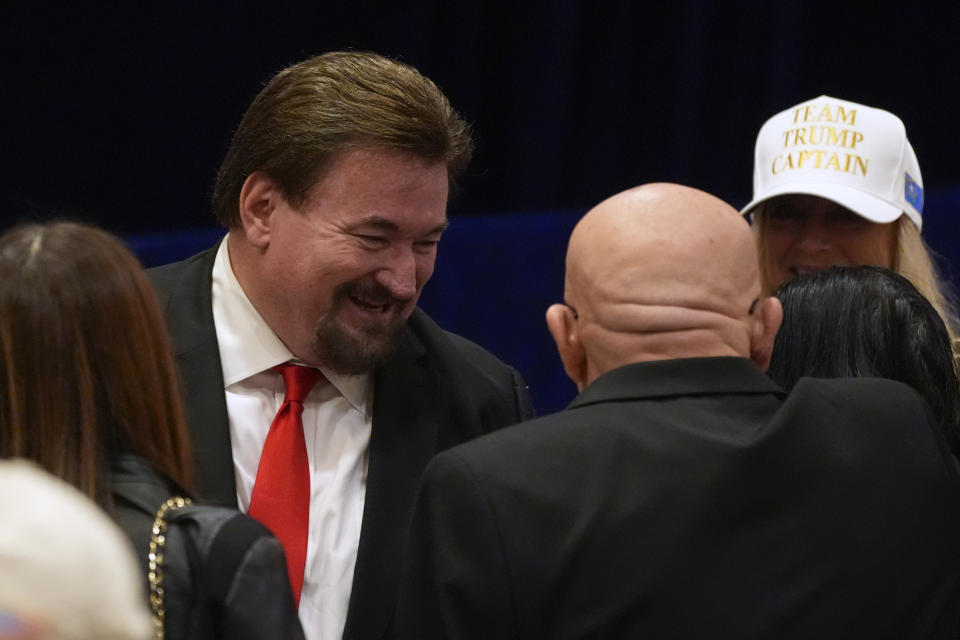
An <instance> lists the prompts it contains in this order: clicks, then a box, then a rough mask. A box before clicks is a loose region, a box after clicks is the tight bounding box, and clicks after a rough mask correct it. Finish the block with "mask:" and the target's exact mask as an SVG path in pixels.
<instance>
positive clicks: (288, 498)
mask: <svg viewBox="0 0 960 640" xmlns="http://www.w3.org/2000/svg"><path fill="white" fill-rule="evenodd" d="M274 370H275V371H279V372H280V373H281V374H282V375H283V383H284V385H286V389H287V390H286V395H285V396H284V398H283V404H282V405H281V406H280V410H279V411H277V415H276V417H275V418H274V419H273V423H272V424H271V425H270V432H269V433H268V434H267V440H266V442H264V444H263V451H262V452H261V453H260V465H259V466H258V467H257V479H256V481H255V482H254V484H253V495H252V496H251V497H250V510H249V511H248V513H249V515H250V516H252V517H254V518H256V519H257V520H259V521H260V522H262V523H263V524H264V525H266V527H267V528H268V529H270V531H272V532H273V535H275V536H277V539H278V540H280V544H282V545H283V550H284V552H285V553H286V556H287V573H288V574H289V575H290V587H291V588H292V589H293V599H294V601H295V602H296V603H297V605H299V604H300V589H301V587H302V586H303V567H304V564H305V563H306V560H307V529H308V528H309V524H310V466H309V464H308V463H307V446H306V444H304V441H303V419H302V415H303V400H304V398H306V397H307V394H308V393H310V389H312V388H313V386H314V385H315V384H316V383H317V381H318V380H320V378H322V377H323V374H322V373H320V372H319V371H318V370H316V369H311V368H310V367H301V366H299V365H295V364H291V363H287V364H282V365H280V366H277V367H274Z"/></svg>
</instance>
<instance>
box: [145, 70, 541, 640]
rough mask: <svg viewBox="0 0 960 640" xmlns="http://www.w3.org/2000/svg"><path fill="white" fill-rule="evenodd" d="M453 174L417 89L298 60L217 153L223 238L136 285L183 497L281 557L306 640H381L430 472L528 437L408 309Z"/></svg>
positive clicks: (409, 75) (468, 351)
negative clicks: (149, 312) (164, 396)
mask: <svg viewBox="0 0 960 640" xmlns="http://www.w3.org/2000/svg"><path fill="white" fill-rule="evenodd" d="M471 152H472V141H471V139H470V135H469V131H468V128H467V126H466V124H465V123H464V121H463V120H462V119H461V118H460V116H459V115H458V114H457V113H456V112H455V111H454V110H453V109H452V108H451V106H450V104H449V102H448V101H447V99H446V97H445V96H444V95H443V94H442V93H441V92H440V90H439V89H438V88H437V87H436V85H434V83H433V82H431V81H430V80H429V79H427V78H425V77H423V76H422V75H421V74H420V73H419V72H418V71H417V70H416V69H414V68H412V67H410V66H408V65H405V64H401V63H398V62H395V61H393V60H390V59H387V58H384V57H382V56H378V55H375V54H370V53H357V52H337V53H328V54H324V55H321V56H317V57H314V58H310V59H308V60H305V61H304V62H301V63H299V64H296V65H293V66H292V67H289V68H287V69H284V70H283V71H281V72H280V73H279V74H277V75H276V76H275V77H274V78H273V79H272V80H271V81H270V82H269V84H267V86H266V87H265V88H264V89H263V90H262V91H261V92H260V94H259V95H257V97H256V98H255V99H254V101H253V103H252V104H251V105H250V107H249V109H248V110H247V113H246V114H245V115H244V117H243V120H242V121H241V123H240V125H239V127H238V129H237V131H236V134H235V135H234V138H233V141H232V142H231V145H230V148H229V149H228V151H227V154H226V157H225V159H224V161H223V164H222V166H221V167H220V172H219V174H218V177H217V183H216V187H215V189H214V196H213V206H214V212H215V214H216V216H217V219H218V220H219V221H220V222H221V224H223V225H224V226H225V227H226V228H227V229H228V232H227V234H226V238H225V239H224V240H223V241H222V242H220V243H219V244H218V246H216V247H214V248H212V249H210V250H209V251H206V252H204V253H202V254H199V255H197V256H194V257H193V258H190V259H188V260H185V261H182V262H178V263H175V264H171V265H167V266H164V267H160V268H158V269H154V270H153V271H152V272H151V275H152V277H153V280H154V283H155V285H156V288H157V290H158V293H159V295H160V297H161V301H162V304H163V305H164V308H165V310H166V314H167V321H168V324H169V328H170V333H171V336H172V337H173V340H174V344H175V349H176V353H177V358H178V363H179V367H180V373H181V375H182V379H183V380H182V382H183V387H184V391H185V397H186V401H187V411H188V419H189V422H190V428H191V431H192V434H193V442H194V446H195V449H196V459H197V469H198V485H199V486H198V490H199V492H200V497H201V498H203V499H206V500H207V501H210V502H213V503H215V504H224V505H232V506H238V507H239V508H240V509H242V510H244V511H248V512H249V513H250V514H251V515H252V516H253V517H256V518H258V519H260V520H261V521H262V522H264V524H266V525H267V526H268V527H269V528H270V529H271V530H272V531H273V532H274V533H275V534H276V535H277V537H278V538H279V539H280V540H281V542H282V543H283V544H284V549H285V551H286V554H287V568H288V571H289V574H290V575H289V577H290V583H291V588H292V589H293V592H294V596H295V597H296V598H298V599H299V614H300V620H301V622H302V624H303V627H304V632H305V634H306V637H307V638H308V639H309V640H319V639H332V638H340V637H344V638H379V637H381V636H382V635H383V634H384V632H385V631H386V629H387V626H388V623H389V621H390V616H391V613H392V611H393V605H394V601H395V598H396V591H397V583H398V575H399V557H400V551H401V547H402V544H403V540H404V538H405V535H406V526H407V521H408V519H409V517H410V511H411V506H412V501H413V495H414V491H415V489H416V487H417V484H418V482H419V479H420V475H421V472H422V470H423V468H424V466H425V465H426V463H427V461H428V460H429V459H430V457H431V456H432V455H433V454H434V453H436V452H437V451H439V450H441V449H445V448H447V447H450V446H452V445H454V444H457V443H460V442H463V441H465V440H469V439H472V438H474V437H476V436H479V435H482V434H484V433H487V432H489V431H492V430H496V429H499V428H501V427H504V426H507V425H509V424H512V423H515V422H518V421H521V420H523V419H526V418H528V417H531V415H532V408H531V403H530V399H529V395H528V390H527V387H526V385H525V383H524V382H523V380H522V378H521V377H520V375H519V374H518V373H517V372H516V371H515V370H513V369H512V368H510V367H508V366H506V365H504V364H503V363H501V362H500V361H499V360H497V359H496V358H494V357H493V356H492V355H490V354H489V353H487V352H486V351H484V350H483V349H481V348H480V347H478V346H477V345H475V344H473V343H471V342H469V341H467V340H465V339H463V338H461V337H459V336H456V335H453V334H450V333H448V332H446V331H444V330H442V329H440V328H439V327H438V326H437V325H436V324H434V323H433V322H432V321H431V320H430V319H429V318H428V317H427V316H426V314H424V313H423V312H422V311H421V310H419V309H418V308H417V300H418V298H419V296H420V293H421V292H422V291H423V287H424V286H425V285H426V284H427V281H428V280H429V279H430V276H431V275H432V274H433V268H434V261H435V259H436V255H437V247H438V245H439V243H440V241H441V237H442V236H443V232H444V230H445V229H446V227H447V216H446V208H447V198H448V195H449V189H450V185H451V184H452V182H453V180H454V179H455V178H456V176H457V175H458V174H459V173H460V172H461V171H462V169H463V168H464V167H465V166H466V164H467V162H468V161H469V158H470V155H471ZM264 606H270V600H269V594H264Z"/></svg>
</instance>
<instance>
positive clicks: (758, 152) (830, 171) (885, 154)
mask: <svg viewBox="0 0 960 640" xmlns="http://www.w3.org/2000/svg"><path fill="white" fill-rule="evenodd" d="M787 194H807V195H813V196H820V197H822V198H827V199H828V200H832V201H834V202H836V203H838V204H840V205H842V206H844V207H846V208H847V209H850V210H851V211H853V212H854V213H857V214H859V215H860V216H862V217H864V218H866V219H868V220H871V221H873V222H878V223H885V222H892V221H894V220H896V219H897V218H899V217H900V216H901V215H902V214H904V213H905V214H907V216H908V217H909V218H910V219H911V220H912V221H913V222H914V224H916V225H917V228H918V229H919V228H920V227H921V224H922V218H921V214H922V213H923V178H922V177H921V175H920V165H919V163H918V162H917V156H916V154H915V153H914V152H913V147H912V146H910V141H909V140H907V132H906V129H905V128H904V126H903V122H902V121H901V120H900V118H898V117H897V116H895V115H893V114H892V113H890V112H889V111H884V110H883V109H875V108H873V107H868V106H865V105H862V104H857V103H856V102H849V101H847V100H840V99H838V98H831V97H830V96H820V97H818V98H814V99H813V100H807V101H806V102H801V103H800V104H798V105H796V106H793V107H790V108H789V109H787V110H786V111H781V112H780V113H778V114H776V115H775V116H773V117H772V118H770V119H769V120H767V121H766V122H765V123H764V125H763V127H761V128H760V133H759V134H758V135H757V143H756V148H755V156H754V166H753V200H751V201H750V203H749V204H748V205H747V206H745V207H744V208H743V209H742V211H741V212H742V213H744V214H747V213H749V212H750V211H751V210H752V209H753V208H754V207H756V206H757V205H758V204H760V203H761V202H764V201H766V200H769V199H770V198H773V197H776V196H781V195H787Z"/></svg>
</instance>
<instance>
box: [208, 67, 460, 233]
mask: <svg viewBox="0 0 960 640" xmlns="http://www.w3.org/2000/svg"><path fill="white" fill-rule="evenodd" d="M349 146H371V147H374V148H384V149H391V150H397V151H402V152H405V153H409V154H411V155H414V156H416V157H419V158H422V159H424V160H428V161H436V162H444V163H445V164H446V165H447V173H448V176H449V179H450V182H451V184H452V183H453V181H454V180H455V179H456V177H457V176H458V175H459V174H460V173H461V172H462V170H463V169H464V168H465V167H466V165H467V163H468V162H469V161H470V156H471V155H472V153H473V142H472V140H471V137H470V131H469V128H468V126H467V124H466V123H465V122H464V121H463V119H461V118H460V116H459V115H458V114H457V112H456V111H454V110H453V108H452V107H451V106H450V102H449V101H448V100H447V98H446V96H444V95H443V93H442V92H441V91H440V89H438V88H437V86H436V85H435V84H434V83H433V82H432V81H430V80H429V79H428V78H425V77H424V76H422V75H421V74H420V72H419V71H417V70H416V69H414V68H413V67H411V66H409V65H406V64H403V63H400V62H397V61H395V60H391V59H389V58H385V57H383V56H379V55H377V54H374V53H363V52H342V51H341V52H333V53H326V54H324V55H321V56H316V57H313V58H309V59H307V60H304V61H303V62H300V63H298V64H295V65H293V66H291V67H288V68H286V69H284V70H283V71H281V72H280V73H278V74H277V75H276V76H274V78H273V79H272V80H271V81H270V82H269V83H268V84H267V86H266V87H264V89H263V90H262V91H261V92H260V93H259V94H258V95H257V97H256V98H254V100H253V102H252V103H251V105H250V107H249V108H248V109H247V112H246V114H244V116H243V119H242V120H241V121H240V126H239V127H238V128H237V131H236V133H235V134H234V136H233V140H232V141H231V143H230V148H229V149H228V150H227V154H226V156H225V157H224V160H223V164H222V165H221V166H220V171H219V173H218V175H217V182H216V185H215V186H214V191H213V211H214V214H215V215H216V217H217V220H218V221H220V223H221V224H223V225H224V226H226V227H231V228H232V227H235V226H238V225H239V223H240V219H239V212H238V202H239V199H240V190H241V188H242V187H243V183H244V181H245V180H246V179H247V177H248V176H249V175H250V174H251V173H253V172H255V171H262V172H264V173H265V174H266V175H268V176H269V177H271V178H272V179H273V180H274V181H276V182H277V184H278V185H279V187H280V189H281V191H282V193H283V195H284V197H285V198H286V199H287V201H288V202H290V204H291V205H292V206H294V207H299V206H300V205H301V204H303V202H304V200H305V199H306V198H307V196H308V194H309V191H310V189H311V188H312V187H313V186H314V184H316V182H317V181H318V180H319V179H320V178H321V176H322V174H323V171H324V169H325V168H326V167H327V166H328V165H329V163H330V161H331V159H332V158H333V157H334V156H335V155H336V153H337V152H338V151H341V150H343V149H345V148H347V147H349Z"/></svg>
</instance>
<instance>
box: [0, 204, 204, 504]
mask: <svg viewBox="0 0 960 640" xmlns="http://www.w3.org/2000/svg"><path fill="white" fill-rule="evenodd" d="M122 452H129V453H134V454H137V455H139V456H141V457H142V458H144V459H146V460H147V461H149V462H150V463H151V464H152V465H153V466H154V467H155V468H156V470H157V471H159V472H161V473H163V474H164V475H166V476H167V477H168V478H169V479H170V480H172V481H173V482H175V483H177V484H178V485H180V487H181V488H185V489H186V488H189V486H190V485H191V483H192V477H191V476H192V467H191V461H190V460H191V459H190V455H191V454H190V447H189V437H188V435H187V430H186V423H185V419H184V416H183V408H182V406H181V403H180V396H179V391H178V388H177V379H176V375H175V369H174V363H173V357H172V355H171V350H170V343H169V339H168V338H167V332H166V328H165V325H164V322H163V316H162V315H161V313H160V309H159V306H158V304H157V301H156V298H155V296H154V293H153V289H152V288H151V287H150V284H149V282H148V281H147V278H146V275H145V274H144V272H143V269H142V268H141V267H140V264H139V263H138V262H137V260H136V258H134V257H133V255H131V254H130V252H129V251H127V250H126V249H125V248H124V247H123V245H122V244H121V243H120V242H119V241H118V240H117V239H116V238H114V237H113V236H111V235H110V234H108V233H106V232H104V231H101V230H99V229H95V228H93V227H89V226H85V225H81V224H75V223H66V222H59V223H53V224H49V225H27V226H21V227H17V228H14V229H12V230H10V231H8V232H7V233H5V234H4V235H3V236H0V457H22V458H29V459H32V460H34V461H36V462H38V463H39V464H40V465H41V466H42V467H44V468H45V469H46V470H47V471H49V472H51V473H53V474H54V475H57V476H59V477H61V478H63V479H64V480H66V481H68V482H70V483H71V484H73V485H75V486H76V487H77V488H78V489H80V490H81V491H82V492H84V493H85V494H87V495H88V496H90V497H91V498H93V499H94V500H96V501H97V502H98V503H99V504H101V505H102V506H105V507H108V506H109V505H110V504H111V500H110V494H109V487H108V486H107V482H106V475H105V474H106V471H107V469H108V465H109V462H110V459H111V457H112V456H113V455H114V454H117V453H122Z"/></svg>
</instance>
